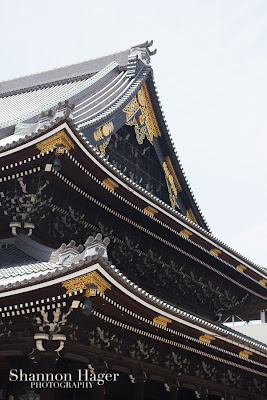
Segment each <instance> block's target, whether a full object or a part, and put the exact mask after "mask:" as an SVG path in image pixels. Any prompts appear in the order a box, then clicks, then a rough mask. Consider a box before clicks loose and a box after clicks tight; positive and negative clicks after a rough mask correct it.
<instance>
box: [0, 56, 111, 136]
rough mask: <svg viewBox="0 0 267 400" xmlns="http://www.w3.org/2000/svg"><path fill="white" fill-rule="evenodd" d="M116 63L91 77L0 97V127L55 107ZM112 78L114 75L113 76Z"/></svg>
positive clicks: (105, 72) (87, 86) (109, 69)
mask: <svg viewBox="0 0 267 400" xmlns="http://www.w3.org/2000/svg"><path fill="white" fill-rule="evenodd" d="M117 67H118V64H117V63H116V62H113V63H111V64H109V65H108V66H106V67H105V68H104V69H102V70H101V71H100V72H99V73H97V74H95V75H94V76H93V77H90V78H87V79H82V80H78V81H74V82H69V83H63V84H61V83H59V84H54V85H52V86H49V87H43V88H40V89H33V90H31V91H26V92H23V93H18V94H14V95H10V96H6V97H2V98H0V109H1V117H0V129H1V128H4V127H6V126H10V125H15V124H17V123H19V122H22V121H26V120H28V119H30V118H32V117H33V116H35V115H39V114H40V113H41V112H42V111H46V110H48V109H49V108H53V107H55V106H56V105H57V104H58V102H60V101H61V102H62V101H65V100H67V99H71V98H73V97H74V96H75V95H77V94H78V93H81V92H83V91H84V90H85V89H88V88H89V87H90V86H92V85H93V84H94V83H96V82H98V81H99V80H100V79H101V78H104V77H106V76H107V75H108V74H109V73H111V72H112V71H114V70H115V69H117ZM113 79H114V77H113Z"/></svg>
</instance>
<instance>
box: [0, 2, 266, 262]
mask: <svg viewBox="0 0 267 400" xmlns="http://www.w3.org/2000/svg"><path fill="white" fill-rule="evenodd" d="M147 39H149V40H150V39H153V40H154V47H156V48H157V49H158V53H157V54H156V55H155V56H153V58H152V65H153V69H154V74H155V80H156V83H157V87H158V91H159V95H160V99H161V103H162V106H163V109H164V111H165V116H166V118H167V121H168V125H169V128H170V132H171V135H172V137H173V139H174V142H175V144H176V148H177V151H178V154H179V156H180V159H181V162H182V165H183V167H184V169H185V173H186V176H187V178H188V180H189V182H190V184H191V187H192V190H193V193H194V194H195V197H196V199H197V201H198V204H199V206H200V209H201V210H202V212H203V214H204V216H205V218H206V220H207V222H208V224H209V226H210V228H211V230H212V232H213V234H214V235H215V236H217V237H218V238H219V239H221V240H222V241H224V242H225V243H227V244H228V245H230V246H231V247H233V248H235V249H236V250H237V251H239V252H241V253H242V254H243V255H245V256H246V257H248V258H250V259H251V260H252V261H254V262H256V263H258V264H259V265H262V266H266V267H267V256H266V244H267V212H266V203H267V189H266V171H267V157H266V146H267V119H266V110H267V52H266V49H267V46H266V44H267V2H266V0H263V1H257V0H250V1H246V0H233V1H228V0H219V1H216V0H206V1H205V0H176V1H174V0H173V1H168V0H165V1H159V0H153V1H151V0H149V1H146V0H142V1H141V0H135V1H132V2H130V1H116V0H113V1H111V0H110V1H107V0H104V1H98V2H97V1H90V0H75V1H73V0H72V1H69V0H64V1H63V0H53V1H51V0H46V1H45V2H43V1H42V2H41V1H38V0H34V1H32V0H23V1H21V0H17V1H14V0H13V1H12V0H10V1H2V2H1V16H0V50H1V53H0V54H1V68H0V80H6V79H12V78H15V77H18V76H22V75H27V74H31V73H34V72H40V71H43V70H47V69H51V68H55V67H61V66H64V65H68V64H73V63H76V62H80V61H84V60H88V59H91V58H96V57H98V56H102V55H106V54H110V53H114V52H117V51H120V50H124V49H127V48H129V47H130V46H132V45H135V44H138V43H141V42H144V41H146V40H147ZM0 112H1V110H0Z"/></svg>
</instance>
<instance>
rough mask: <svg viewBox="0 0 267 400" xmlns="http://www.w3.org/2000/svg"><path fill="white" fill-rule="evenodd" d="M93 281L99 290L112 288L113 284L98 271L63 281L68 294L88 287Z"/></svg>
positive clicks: (103, 290) (102, 291)
mask: <svg viewBox="0 0 267 400" xmlns="http://www.w3.org/2000/svg"><path fill="white" fill-rule="evenodd" d="M90 283H93V284H94V285H95V286H96V287H97V289H98V291H99V292H101V293H103V294H104V292H105V290H106V289H111V285H110V284H109V283H108V282H107V281H106V280H105V279H104V278H102V277H101V276H100V275H99V274H98V273H97V272H96V271H93V272H88V273H87V274H84V275H80V276H77V277H76V278H72V279H69V280H67V281H64V282H62V287H64V288H66V289H67V292H66V293H67V294H69V293H73V292H78V291H80V290H84V289H87V286H86V285H88V284H90Z"/></svg>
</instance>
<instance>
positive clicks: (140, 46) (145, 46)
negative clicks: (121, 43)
mask: <svg viewBox="0 0 267 400" xmlns="http://www.w3.org/2000/svg"><path fill="white" fill-rule="evenodd" d="M152 45H153V40H150V41H148V40H147V41H146V42H144V43H140V44H137V45H135V46H132V47H131V49H134V48H138V47H139V48H141V49H142V48H144V49H146V50H147V52H148V54H149V55H150V56H154V55H155V54H156V53H157V49H155V50H153V51H150V50H149V47H151V46H152Z"/></svg>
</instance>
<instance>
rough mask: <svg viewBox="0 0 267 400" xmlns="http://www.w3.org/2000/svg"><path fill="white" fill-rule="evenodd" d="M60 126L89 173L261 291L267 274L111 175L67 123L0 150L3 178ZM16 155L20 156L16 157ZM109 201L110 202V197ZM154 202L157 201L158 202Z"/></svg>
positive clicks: (35, 153) (34, 154)
mask: <svg viewBox="0 0 267 400" xmlns="http://www.w3.org/2000/svg"><path fill="white" fill-rule="evenodd" d="M62 129H64V130H65V132H66V133H67V135H68V136H69V137H70V139H71V140H73V142H74V143H75V148H74V149H72V150H71V154H73V155H74V159H75V158H76V160H77V159H78V160H79V162H80V163H81V164H82V165H84V166H85V167H87V168H88V169H89V170H90V171H92V173H93V174H94V175H95V176H97V177H98V179H100V180H101V181H103V180H104V179H106V178H107V177H110V178H111V179H112V180H114V182H116V184H118V186H119V187H118V188H117V189H116V193H117V194H119V195H120V196H121V197H122V198H125V199H126V200H128V201H131V202H134V203H135V204H136V205H137V206H138V207H139V208H140V209H141V210H144V208H146V207H149V206H150V207H153V209H154V210H156V211H157V213H155V214H154V216H153V219H154V221H159V222H160V223H163V224H166V225H168V226H169V227H170V228H172V229H175V230H176V232H180V231H181V230H184V229H186V230H187V231H188V232H190V233H191V234H190V239H189V242H188V243H187V246H192V244H193V243H196V244H198V245H201V246H202V247H204V248H206V249H207V252H209V251H210V250H211V248H212V249H213V248H215V249H216V248H217V249H218V250H219V251H220V252H221V253H220V254H218V256H216V258H217V257H218V259H219V260H220V259H221V260H224V261H226V262H229V263H230V264H231V265H232V267H233V268H232V269H233V270H232V271H231V272H232V274H233V275H236V276H237V277H238V281H240V280H241V281H242V280H243V279H244V278H245V277H248V278H249V279H250V281H251V279H252V281H254V282H255V283H256V282H257V284H258V285H259V286H260V290H261V291H262V290H264V289H265V285H262V284H261V283H258V282H260V281H262V279H265V278H266V277H267V274H266V275H264V273H263V272H262V273H261V272H260V271H258V270H256V269H255V268H253V267H252V266H250V265H249V264H247V263H245V262H243V261H242V259H238V258H237V257H236V256H234V255H233V254H230V253H229V251H227V250H225V249H224V248H222V247H221V246H218V245H217V243H216V242H214V241H212V240H211V239H209V238H207V237H205V236H203V234H202V233H200V232H199V230H198V227H196V226H195V224H193V225H194V227H192V226H191V225H192V224H191V223H190V222H189V221H187V220H186V219H185V218H181V219H179V215H177V214H178V213H175V214H176V215H173V213H172V212H170V211H172V210H168V211H167V210H165V209H164V206H163V203H162V202H158V201H157V199H156V198H155V197H154V196H152V195H149V197H148V194H147V193H145V191H144V190H141V191H140V190H139V188H138V186H137V185H136V184H133V183H132V182H130V180H129V179H128V178H126V179H125V178H124V177H123V174H121V173H119V174H114V169H112V167H111V166H110V164H109V163H106V162H103V159H102V160H101V159H97V158H98V156H97V154H93V151H92V150H89V151H88V149H86V143H84V142H83V139H82V137H80V136H78V135H77V133H75V129H74V126H73V125H72V128H70V126H69V124H68V123H66V122H64V123H61V124H59V125H58V126H57V127H55V128H54V129H52V130H51V131H48V132H46V133H45V134H42V135H41V136H38V137H36V138H34V139H33V140H32V141H27V142H26V143H23V144H21V145H19V146H18V147H17V148H14V149H11V150H8V151H7V152H6V153H4V154H1V153H0V168H1V166H3V167H2V173H3V175H2V176H3V177H4V176H5V175H10V173H11V171H14V172H16V170H17V171H20V170H21V169H24V165H25V168H26V165H27V163H26V164H25V163H24V160H27V159H34V160H31V161H30V162H33V163H36V164H38V157H39V160H41V159H42V157H43V156H40V153H39V151H38V149H37V148H36V144H38V143H39V142H40V141H41V140H44V139H46V138H49V137H50V136H51V135H53V134H55V133H56V132H58V131H59V130H62ZM18 155H20V157H19V160H18ZM1 156H2V157H1ZM44 158H45V157H44ZM7 162H8V165H7ZM15 162H17V163H18V165H17V166H16V167H14V163H15ZM19 162H21V165H23V167H21V165H20V164H19ZM10 164H11V165H12V164H13V168H14V169H12V168H11V167H9V168H8V169H6V168H5V167H4V166H10ZM89 167H90V168H89ZM14 172H13V173H14ZM133 195H134V197H133ZM112 201H114V199H113V200H112ZM158 203H160V205H159V204H158ZM161 204H162V205H161ZM147 217H148V218H150V217H151V216H149V215H148V216H147ZM142 218H143V216H142ZM150 223H151V221H150ZM192 242H193V243H192ZM211 254H212V253H211ZM241 263H242V265H244V266H245V268H246V269H244V270H243V271H241V270H240V268H237V266H239V265H240V264H241ZM214 264H215V262H214ZM240 273H241V274H242V276H240ZM250 285H251V282H250Z"/></svg>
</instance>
